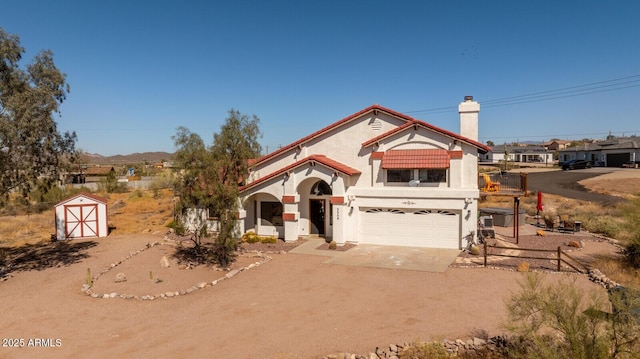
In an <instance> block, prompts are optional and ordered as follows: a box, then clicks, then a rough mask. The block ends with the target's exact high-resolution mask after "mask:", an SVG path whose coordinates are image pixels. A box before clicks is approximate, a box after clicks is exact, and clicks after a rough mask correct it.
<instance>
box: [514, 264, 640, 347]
mask: <svg viewBox="0 0 640 359" xmlns="http://www.w3.org/2000/svg"><path fill="white" fill-rule="evenodd" d="M520 289H521V290H520V292H519V293H516V294H514V295H513V296H512V297H511V298H510V299H509V300H508V301H507V311H508V321H509V324H507V328H508V329H509V330H510V331H512V332H514V333H516V334H517V335H518V336H519V338H521V339H522V340H523V341H525V342H527V343H530V345H527V346H526V347H523V348H520V350H514V352H512V353H510V357H514V358H518V357H522V358H577V359H580V358H633V357H634V355H635V354H633V353H637V352H638V349H639V348H638V346H639V341H640V336H639V335H640V334H639V332H638V329H640V324H639V323H638V322H636V321H633V320H629V315H628V314H629V310H628V309H629V307H628V306H627V307H624V306H620V307H619V308H621V309H620V310H619V311H618V312H619V314H617V313H614V314H609V313H608V312H607V310H608V309H609V307H610V305H609V304H608V303H606V301H604V300H603V299H602V298H601V296H597V295H595V294H594V295H590V296H589V295H587V294H586V293H584V292H583V291H582V290H580V289H579V288H578V287H577V286H576V284H575V280H574V281H570V280H568V279H565V280H561V281H559V282H557V283H555V284H549V285H545V284H544V283H543V277H542V276H541V275H540V274H528V275H526V276H525V277H524V280H522V281H521V282H520ZM611 301H612V302H614V299H611Z"/></svg>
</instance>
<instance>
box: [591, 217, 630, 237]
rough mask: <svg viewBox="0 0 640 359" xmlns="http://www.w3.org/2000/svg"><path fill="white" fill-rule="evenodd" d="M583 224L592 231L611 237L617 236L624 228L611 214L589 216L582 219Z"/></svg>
mask: <svg viewBox="0 0 640 359" xmlns="http://www.w3.org/2000/svg"><path fill="white" fill-rule="evenodd" d="M582 226H583V227H584V228H585V229H586V230H588V231H589V232H592V233H600V234H602V235H604V236H607V237H610V238H617V236H618V234H619V233H620V231H621V229H622V225H621V224H620V223H618V221H617V220H616V219H615V218H613V217H609V216H600V217H589V218H585V219H583V221H582Z"/></svg>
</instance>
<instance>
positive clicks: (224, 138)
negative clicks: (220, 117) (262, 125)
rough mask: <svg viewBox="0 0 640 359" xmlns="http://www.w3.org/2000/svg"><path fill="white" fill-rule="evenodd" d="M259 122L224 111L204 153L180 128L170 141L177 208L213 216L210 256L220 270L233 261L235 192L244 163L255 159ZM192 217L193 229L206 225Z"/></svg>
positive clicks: (244, 171)
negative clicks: (214, 229) (215, 227)
mask: <svg viewBox="0 0 640 359" xmlns="http://www.w3.org/2000/svg"><path fill="white" fill-rule="evenodd" d="M259 121H260V120H259V119H258V117H256V116H255V115H253V116H252V117H249V116H247V115H244V114H241V113H240V112H238V111H235V110H233V109H231V110H229V116H228V117H227V119H226V121H225V123H224V124H223V125H222V127H221V129H220V132H219V133H215V134H214V135H213V144H212V145H211V147H209V149H207V148H206V147H205V145H204V142H203V141H202V139H201V138H200V136H198V135H197V134H194V133H191V132H190V131H189V130H188V129H186V128H185V127H180V128H178V132H177V134H176V135H175V136H173V140H174V144H175V145H176V147H178V151H177V152H176V154H175V159H176V163H177V164H178V166H179V167H180V168H181V180H180V181H178V183H177V186H176V189H177V191H178V193H180V201H181V207H182V208H192V209H197V208H200V209H204V210H210V211H212V212H214V213H215V214H216V216H217V218H218V233H217V235H216V239H215V241H214V243H213V248H212V255H213V259H214V260H215V261H216V262H217V263H219V264H220V265H221V266H223V267H226V266H228V265H229V264H230V263H231V262H232V261H233V256H234V253H235V250H236V249H237V238H238V237H239V233H236V225H237V221H238V216H237V215H238V209H239V206H240V201H239V190H238V187H239V186H240V185H242V183H243V182H244V181H245V180H246V175H247V174H248V167H249V165H248V160H249V159H252V158H256V157H258V156H259V155H260V150H261V147H260V144H259V143H258V138H259V137H260V136H261V132H260V129H259V126H258V125H259ZM195 217H196V221H198V222H197V223H196V226H197V228H203V227H202V226H206V223H200V222H199V221H201V216H199V215H197V216H195ZM195 232H199V231H197V230H196V231H195ZM194 236H195V237H194V238H195V243H196V246H200V244H201V243H200V239H199V237H198V233H194Z"/></svg>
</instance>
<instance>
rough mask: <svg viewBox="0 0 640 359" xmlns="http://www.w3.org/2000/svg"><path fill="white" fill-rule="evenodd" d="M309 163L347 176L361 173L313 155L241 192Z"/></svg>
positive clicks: (246, 186)
mask: <svg viewBox="0 0 640 359" xmlns="http://www.w3.org/2000/svg"><path fill="white" fill-rule="evenodd" d="M307 163H319V164H321V165H323V166H325V167H327V168H330V169H332V170H334V171H338V172H341V173H344V174H345V175H347V176H353V175H356V174H360V173H361V172H360V171H358V170H357V169H355V168H352V167H349V166H347V165H345V164H342V163H340V162H338V161H335V160H333V159H331V158H329V157H327V156H324V155H311V156H308V157H305V158H303V159H301V160H300V161H297V162H295V163H292V164H291V165H289V166H286V167H283V168H281V169H279V170H277V171H275V172H272V173H270V174H268V175H266V176H263V177H261V178H259V179H257V180H255V181H253V182H251V183H249V184H247V185H244V186H242V187H240V192H242V191H245V190H247V189H249V188H253V187H255V186H257V185H258V184H261V183H263V182H266V181H268V180H270V179H272V178H274V177H277V176H278V175H281V174H284V173H287V172H289V171H291V170H293V169H295V168H297V167H300V166H303V165H305V164H307Z"/></svg>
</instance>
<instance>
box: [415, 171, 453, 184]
mask: <svg viewBox="0 0 640 359" xmlns="http://www.w3.org/2000/svg"><path fill="white" fill-rule="evenodd" d="M418 171H419V174H418V176H419V177H418V178H419V179H420V182H426V183H442V182H447V170H445V169H421V170H418Z"/></svg>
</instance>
